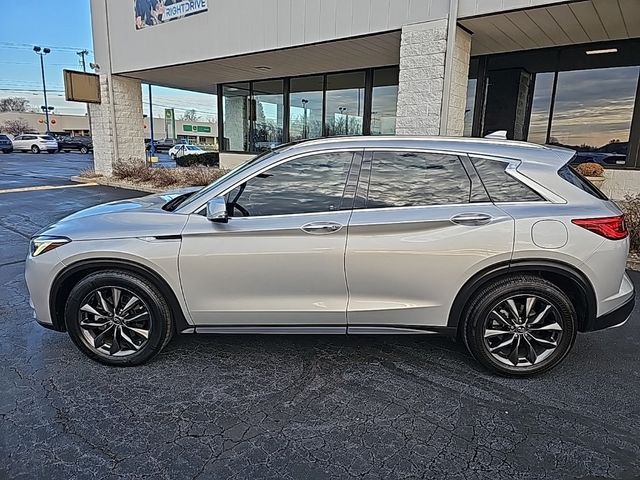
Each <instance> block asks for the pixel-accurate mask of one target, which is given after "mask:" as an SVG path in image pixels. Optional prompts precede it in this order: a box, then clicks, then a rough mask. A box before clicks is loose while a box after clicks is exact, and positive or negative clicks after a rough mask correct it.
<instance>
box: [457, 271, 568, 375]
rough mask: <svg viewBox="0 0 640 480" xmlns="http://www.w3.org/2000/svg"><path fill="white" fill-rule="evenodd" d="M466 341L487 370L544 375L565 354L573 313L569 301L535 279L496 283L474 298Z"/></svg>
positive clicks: (466, 323) (548, 283) (466, 327)
mask: <svg viewBox="0 0 640 480" xmlns="http://www.w3.org/2000/svg"><path fill="white" fill-rule="evenodd" d="M467 312H468V313H467V317H466V322H465V325H464V331H463V335H464V341H465V344H466V345H467V348H468V349H469V351H470V352H471V354H472V355H473V356H474V357H475V358H476V359H477V360H478V361H479V362H480V363H481V364H483V365H484V366H485V367H488V368H490V369H492V370H494V371H495V372H497V373H499V374H502V375H507V376H519V377H523V376H528V375H533V374H537V373H542V372H545V371H548V370H550V369H552V368H553V367H555V366H556V365H558V364H559V363H560V362H561V361H562V360H563V359H564V358H565V357H566V356H567V354H568V353H569V351H570V350H571V347H572V346H573V343H574V341H575V338H576V332H577V315H576V311H575V308H574V306H573V305H572V303H571V301H570V300H569V298H568V297H567V296H566V295H565V294H564V293H563V292H562V291H561V290H560V289H558V288H557V287H556V286H555V285H553V284H552V283H550V282H548V281H546V280H544V279H542V278H539V277H535V276H530V275H521V276H512V277H509V278H506V279H502V280H499V281H497V282H495V283H493V284H491V285H489V286H487V287H485V288H483V289H482V290H481V291H480V292H477V294H476V295H475V296H474V298H473V300H472V301H471V303H470V305H469V308H468V309H467Z"/></svg>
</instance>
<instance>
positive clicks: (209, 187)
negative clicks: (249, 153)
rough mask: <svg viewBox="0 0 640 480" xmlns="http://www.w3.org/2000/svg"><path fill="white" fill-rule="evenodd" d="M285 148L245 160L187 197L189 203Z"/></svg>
mask: <svg viewBox="0 0 640 480" xmlns="http://www.w3.org/2000/svg"><path fill="white" fill-rule="evenodd" d="M285 146H289V145H283V146H282V147H280V148H276V149H274V150H271V151H267V152H264V153H261V154H260V155H258V156H256V157H253V158H252V159H250V160H247V161H246V162H244V163H243V164H241V165H239V166H237V167H236V168H234V169H233V170H231V171H229V172H228V173H227V174H225V175H223V176H222V177H220V178H219V179H217V180H216V181H215V182H213V183H212V184H210V185H207V186H206V187H204V188H203V189H202V190H199V191H198V192H197V193H195V194H194V195H193V196H192V197H189V202H190V203H191V202H196V201H198V200H200V199H201V198H202V197H205V196H206V195H208V194H209V192H211V190H213V189H214V188H216V187H218V185H221V184H223V183H224V182H226V181H227V180H229V179H230V178H232V177H235V176H236V175H240V174H241V173H243V172H244V171H245V170H248V169H249V168H250V167H252V166H253V165H255V164H256V163H258V162H262V161H263V160H267V159H268V158H270V157H272V156H273V155H276V154H277V153H279V152H280V150H282V148H283V147H285Z"/></svg>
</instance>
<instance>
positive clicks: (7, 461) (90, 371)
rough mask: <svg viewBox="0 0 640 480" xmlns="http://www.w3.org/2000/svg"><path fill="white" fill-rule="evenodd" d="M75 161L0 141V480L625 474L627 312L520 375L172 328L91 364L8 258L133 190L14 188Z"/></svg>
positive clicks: (443, 360)
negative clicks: (134, 361) (122, 359)
mask: <svg viewBox="0 0 640 480" xmlns="http://www.w3.org/2000/svg"><path fill="white" fill-rule="evenodd" d="M90 163H91V156H90V155H80V154H73V153H72V154H53V155H47V154H41V155H31V154H8V155H1V154H0V212H1V215H0V242H1V245H2V248H1V249H0V392H1V393H0V479H4V478H12V479H13V478H28V479H32V478H33V479H45V478H46V479H68V478H81V479H84V478H98V479H111V478H114V479H115V478H142V477H148V478H152V479H161V478H180V479H192V478H201V479H209V478H252V479H253V478H256V479H257V478H261V479H262V478H274V479H276V478H277V479H311V478H363V479H377V478H384V479H394V478H402V479H404V478H428V479H430V478H465V479H480V478H491V479H502V478H504V479H539V478H548V479H561V478H585V479H586V478H589V479H604V478H615V479H633V478H640V403H639V402H638V398H640V315H639V313H638V309H636V311H634V314H633V316H632V318H631V320H630V321H629V322H628V323H627V324H626V325H625V326H623V327H620V328H617V329H612V330H608V331H605V332H600V333H592V334H588V335H580V336H579V337H578V339H577V342H576V345H575V347H574V349H573V351H572V353H571V354H570V355H569V357H568V358H567V359H566V361H565V362H564V363H563V364H562V365H561V366H560V367H558V368H557V369H555V370H554V371H552V372H550V373H548V374H546V375H544V376H540V377H537V378H532V379H526V380H514V379H507V378H501V377H497V376H494V375H492V374H489V373H487V372H486V371H484V370H482V369H481V368H480V367H479V366H478V365H476V363H475V362H474V361H473V359H472V358H471V357H470V356H469V354H468V353H467V352H466V351H465V349H464V347H463V346H462V345H461V344H456V343H454V342H453V341H451V340H448V339H444V338H438V337H430V336H378V337H376V336H357V337H347V336H276V335H273V336H239V335H230V336H182V337H179V338H176V339H174V340H173V341H172V342H171V343H170V344H169V345H168V346H167V348H165V350H164V351H163V352H162V354H160V355H159V356H158V357H157V358H156V359H155V360H153V361H152V362H150V363H149V364H147V365H144V366H142V367H137V368H129V369H116V368H109V367H105V366H102V365H99V364H97V363H94V362H92V361H90V360H88V359H87V358H86V357H84V356H83V355H82V354H81V353H80V352H79V351H78V350H77V349H76V348H75V347H74V345H73V344H72V342H71V340H70V339H69V338H68V337H67V336H66V334H62V333H57V332H52V331H49V330H46V329H44V328H42V327H40V326H39V325H37V324H36V323H35V321H34V320H33V318H32V314H31V309H30V308H29V298H28V293H27V289H26V286H25V283H24V276H23V270H24V258H25V256H26V255H27V249H28V238H29V236H30V235H31V234H33V233H34V232H36V231H37V230H39V229H40V228H42V227H44V226H46V225H47V224H49V223H52V222H54V221H55V220H57V219H59V218H60V217H62V216H64V215H66V214H69V213H71V212H73V211H75V210H78V209H80V208H84V207H87V206H90V205H94V204H97V203H101V202H106V201H110V200H115V199H119V198H126V197H131V196H137V195H140V193H138V192H134V191H127V190H118V189H114V188H110V187H101V186H80V187H78V186H72V187H69V188H56V189H42V188H38V189H37V190H36V189H34V190H26V188H28V187H60V186H64V185H71V182H69V180H68V178H69V177H70V176H71V175H74V174H76V173H77V172H78V171H79V170H80V169H82V168H85V167H87V166H90ZM16 189H19V190H16ZM223 274H224V273H223V272H221V275H223ZM631 275H632V278H633V280H634V281H635V282H636V284H637V285H640V274H637V273H635V272H632V273H631Z"/></svg>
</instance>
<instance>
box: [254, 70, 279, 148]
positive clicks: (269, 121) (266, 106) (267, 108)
mask: <svg viewBox="0 0 640 480" xmlns="http://www.w3.org/2000/svg"><path fill="white" fill-rule="evenodd" d="M252 104H253V105H254V108H255V112H252V113H253V115H252V117H253V124H252V142H251V147H252V148H251V150H252V151H254V152H263V151H265V150H271V149H273V148H274V147H277V146H278V145H280V144H281V143H282V133H283V131H284V81H283V80H268V81H264V82H254V83H253V102H252Z"/></svg>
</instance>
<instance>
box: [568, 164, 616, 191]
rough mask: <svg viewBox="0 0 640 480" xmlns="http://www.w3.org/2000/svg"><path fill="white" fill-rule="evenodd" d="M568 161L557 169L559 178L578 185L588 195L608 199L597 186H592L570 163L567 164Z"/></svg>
mask: <svg viewBox="0 0 640 480" xmlns="http://www.w3.org/2000/svg"><path fill="white" fill-rule="evenodd" d="M569 163H571V162H569ZM569 163H567V164H566V165H565V166H564V167H562V168H561V169H560V170H558V175H560V178H562V179H563V180H566V181H567V182H569V183H570V184H572V185H574V186H576V187H578V188H579V189H580V190H582V191H583V192H587V193H588V194H589V195H592V196H594V197H596V198H599V199H600V200H609V199H608V198H607V196H606V195H605V194H604V193H602V192H601V191H600V189H599V188H597V187H596V186H594V185H593V184H592V183H591V182H590V181H589V180H587V179H586V178H584V177H583V176H582V175H580V174H579V173H578V172H577V171H576V170H575V169H574V168H573V167H572V166H571V165H569Z"/></svg>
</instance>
